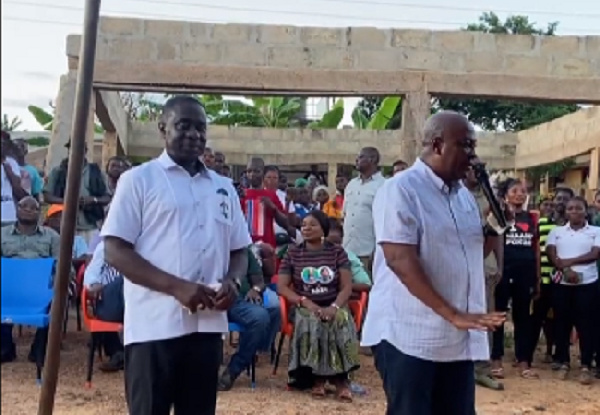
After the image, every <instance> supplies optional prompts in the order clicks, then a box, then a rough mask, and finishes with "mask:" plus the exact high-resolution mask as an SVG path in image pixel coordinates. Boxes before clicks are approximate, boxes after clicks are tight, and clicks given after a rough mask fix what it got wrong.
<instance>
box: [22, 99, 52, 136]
mask: <svg viewBox="0 0 600 415" xmlns="http://www.w3.org/2000/svg"><path fill="white" fill-rule="evenodd" d="M27 110H28V111H29V112H30V113H31V115H33V118H35V120H36V121H37V123H38V124H39V125H40V126H41V127H42V128H43V129H44V130H46V131H52V123H53V122H54V115H53V114H50V113H49V112H48V111H46V110H44V109H42V108H40V107H37V106H35V105H30V106H28V107H27Z"/></svg>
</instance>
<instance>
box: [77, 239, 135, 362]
mask: <svg viewBox="0 0 600 415" xmlns="http://www.w3.org/2000/svg"><path fill="white" fill-rule="evenodd" d="M83 285H84V286H85V289H86V290H87V291H88V297H87V298H88V304H85V306H86V307H88V310H89V313H90V314H91V315H92V316H95V317H96V318H98V319H100V320H104V321H110V322H114V323H123V317H124V313H125V307H124V301H125V300H124V298H123V275H121V274H120V273H119V272H118V271H117V270H116V269H114V268H113V267H111V266H110V265H108V264H107V263H106V262H105V261H104V242H102V241H100V243H99V244H98V245H97V246H96V249H95V250H94V254H93V255H92V259H91V261H90V263H89V265H88V266H87V268H86V269H85V274H84V276H83ZM102 334H103V336H102V346H103V348H104V353H105V354H106V355H107V356H108V357H109V361H108V362H104V363H103V364H102V365H100V370H102V371H103V372H116V371H118V370H123V367H124V366H123V365H124V362H125V360H124V357H125V356H124V348H123V343H121V339H120V338H119V334H118V333H115V332H110V333H102Z"/></svg>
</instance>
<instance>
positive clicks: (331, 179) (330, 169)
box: [327, 163, 338, 196]
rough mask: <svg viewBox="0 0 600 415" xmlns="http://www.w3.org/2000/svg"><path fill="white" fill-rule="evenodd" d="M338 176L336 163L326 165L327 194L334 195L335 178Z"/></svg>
mask: <svg viewBox="0 0 600 415" xmlns="http://www.w3.org/2000/svg"><path fill="white" fill-rule="evenodd" d="M337 174H338V165H337V163H329V164H328V165H327V185H328V188H329V194H330V195H332V196H333V195H335V176H337Z"/></svg>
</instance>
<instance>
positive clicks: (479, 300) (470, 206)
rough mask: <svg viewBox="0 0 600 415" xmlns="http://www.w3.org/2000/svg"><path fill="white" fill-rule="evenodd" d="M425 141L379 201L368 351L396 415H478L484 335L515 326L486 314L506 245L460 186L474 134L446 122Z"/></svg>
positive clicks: (457, 121) (446, 115) (365, 340)
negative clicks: (492, 269)
mask: <svg viewBox="0 0 600 415" xmlns="http://www.w3.org/2000/svg"><path fill="white" fill-rule="evenodd" d="M424 136H425V139H424V143H423V145H424V147H425V149H424V151H423V153H422V155H421V158H420V159H418V160H417V161H416V162H415V164H414V165H413V166H412V167H410V168H409V169H407V170H405V171H404V172H402V174H398V175H396V176H394V177H392V178H390V179H388V180H386V182H385V184H384V185H383V187H382V188H381V189H380V190H379V192H378V193H377V196H376V198H375V202H374V205H373V212H374V214H373V217H374V222H375V235H376V238H377V244H378V245H377V249H376V253H375V263H374V270H373V282H374V285H373V288H372V290H371V293H370V296H369V308H368V311H367V317H366V321H365V326H364V328H363V337H362V344H363V346H371V347H373V351H374V355H375V365H376V368H377V370H378V371H379V373H380V375H381V377H382V379H383V387H384V390H385V393H386V397H387V414H388V415H416V414H418V415H442V414H443V415H472V414H474V413H475V379H474V363H473V362H474V361H479V360H487V359H488V358H489V346H488V340H487V336H486V333H485V332H484V330H493V329H494V328H495V327H497V326H499V325H501V324H502V323H503V322H504V320H505V315H504V313H490V314H486V304H485V282H484V264H483V259H484V254H486V253H489V252H490V251H491V249H492V247H493V246H494V244H495V243H496V242H497V237H496V236H493V237H492V236H490V237H489V238H485V237H484V235H485V234H484V228H482V224H481V218H480V214H479V209H478V206H477V203H476V202H475V200H474V198H473V196H472V195H471V194H470V193H469V191H468V190H467V189H466V188H465V187H464V186H463V185H462V183H461V182H460V180H461V179H462V178H463V177H464V175H465V173H466V171H467V169H468V168H469V157H471V156H472V155H473V154H474V148H475V143H476V142H475V138H474V132H473V128H472V126H471V125H470V124H469V122H468V121H467V120H466V118H464V117H463V116H461V115H459V114H456V113H454V112H441V113H438V114H436V115H434V116H432V117H431V118H430V119H429V120H428V121H427V124H426V126H425V133H424ZM488 233H489V234H491V231H488ZM484 242H485V248H486V249H484ZM486 256H487V255H486Z"/></svg>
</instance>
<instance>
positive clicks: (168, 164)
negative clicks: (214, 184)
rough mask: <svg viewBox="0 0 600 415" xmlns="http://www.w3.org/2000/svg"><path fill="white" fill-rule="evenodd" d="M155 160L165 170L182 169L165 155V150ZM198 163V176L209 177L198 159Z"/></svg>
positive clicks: (207, 171)
mask: <svg viewBox="0 0 600 415" xmlns="http://www.w3.org/2000/svg"><path fill="white" fill-rule="evenodd" d="M157 160H158V162H159V163H160V165H161V166H163V168H165V169H166V170H172V169H183V167H181V166H180V165H179V164H177V163H175V161H174V160H173V159H172V158H171V156H169V155H168V154H167V151H166V150H163V152H162V153H161V155H160V156H158V159H157ZM198 163H199V164H200V166H201V167H200V171H199V174H201V175H203V176H207V177H209V176H210V173H209V170H208V168H207V167H206V165H205V164H204V163H202V161H201V160H200V159H198Z"/></svg>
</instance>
